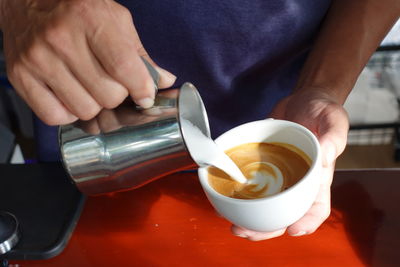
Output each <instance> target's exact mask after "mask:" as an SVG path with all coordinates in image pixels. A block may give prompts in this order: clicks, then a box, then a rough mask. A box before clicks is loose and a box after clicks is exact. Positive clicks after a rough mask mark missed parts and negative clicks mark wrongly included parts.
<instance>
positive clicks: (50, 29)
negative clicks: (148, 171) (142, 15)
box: [0, 0, 176, 125]
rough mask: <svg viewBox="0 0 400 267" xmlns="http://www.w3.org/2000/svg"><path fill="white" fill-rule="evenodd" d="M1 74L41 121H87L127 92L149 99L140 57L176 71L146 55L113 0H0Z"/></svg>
mask: <svg viewBox="0 0 400 267" xmlns="http://www.w3.org/2000/svg"><path fill="white" fill-rule="evenodd" d="M0 27H1V30H2V32H3V44H4V56H5V60H6V67H7V75H8V79H9V80H10V81H11V83H12V84H13V86H14V88H15V89H16V91H17V92H18V93H19V95H20V96H21V97H22V98H23V99H24V100H25V102H27V104H28V105H29V106H30V107H31V108H32V110H33V111H34V112H35V113H36V115H37V116H38V117H39V118H40V119H42V120H43V121H44V122H45V123H47V124H50V125H59V124H66V123H70V122H72V121H74V120H76V119H78V118H79V119H83V120H89V119H91V118H93V117H94V116H96V115H97V114H98V113H99V112H100V111H101V110H102V109H103V108H106V109H111V108H114V107H116V106H118V105H119V104H120V103H121V102H122V101H124V99H125V98H126V97H127V96H128V95H129V96H130V97H131V98H132V100H133V101H135V102H136V103H137V104H138V105H140V106H142V107H143V108H149V107H151V106H152V105H153V103H154V95H155V90H154V82H153V80H152V78H151V76H150V74H149V73H148V71H147V68H146V67H145V65H144V63H143V61H142V58H145V59H147V61H149V62H150V64H152V65H153V66H154V67H155V68H156V69H157V71H158V72H159V74H160V81H159V87H160V88H165V87H169V86H171V85H172V84H173V83H174V81H175V78H176V77H175V76H174V75H173V74H171V73H169V72H167V71H166V70H164V69H161V68H160V67H158V66H157V65H156V64H155V63H154V62H153V61H152V60H151V58H150V57H149V55H148V54H147V53H146V50H145V49H144V47H143V45H142V43H141V41H140V39H139V36H138V34H137V32H136V29H135V26H134V24H133V18H132V15H131V14H130V12H129V10H128V9H126V8H125V7H123V6H121V5H119V4H118V3H116V2H115V1H113V0H103V1H98V0H74V1H70V0H0Z"/></svg>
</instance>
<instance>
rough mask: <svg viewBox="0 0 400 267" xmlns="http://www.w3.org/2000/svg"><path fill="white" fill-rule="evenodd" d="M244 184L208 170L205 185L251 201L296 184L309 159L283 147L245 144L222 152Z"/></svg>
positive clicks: (300, 153)
mask: <svg viewBox="0 0 400 267" xmlns="http://www.w3.org/2000/svg"><path fill="white" fill-rule="evenodd" d="M225 153H226V154H227V155H228V156H229V157H230V158H231V159H232V160H233V162H235V164H236V165H237V166H238V167H239V169H240V170H241V171H242V173H243V174H244V176H245V177H247V179H248V183H245V184H243V183H238V182H237V181H235V180H233V179H232V178H231V177H230V176H229V175H228V174H226V173H225V172H223V171H222V170H220V169H218V168H215V167H210V168H209V170H208V181H209V184H210V185H211V187H213V188H214V189H215V191H217V192H218V193H220V194H222V195H224V196H227V197H232V198H239V199H253V198H263V197H267V196H272V195H275V194H277V193H279V192H282V191H284V190H285V189H287V188H289V187H291V186H293V185H294V184H296V183H297V182H298V181H299V180H300V179H301V178H303V177H304V175H305V174H306V173H307V171H308V170H309V169H310V165H311V159H310V158H309V157H308V156H307V155H306V154H305V153H304V152H302V151H301V150H300V149H298V148H297V147H296V146H293V145H290V144H285V143H246V144H241V145H239V146H235V147H233V148H231V149H228V150H226V151H225Z"/></svg>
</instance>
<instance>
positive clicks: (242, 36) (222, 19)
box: [36, 0, 330, 160]
mask: <svg viewBox="0 0 400 267" xmlns="http://www.w3.org/2000/svg"><path fill="white" fill-rule="evenodd" d="M119 2H120V3H121V4H122V5H124V6H126V7H127V8H129V9H130V11H131V13H132V15H133V20H134V24H135V27H136V29H137V31H138V34H139V37H140V38H141V41H142V43H143V46H144V47H145V49H146V50H147V52H148V53H149V55H150V56H151V57H152V59H153V60H154V61H155V62H156V63H157V64H158V65H160V66H161V67H163V68H165V69H167V70H169V71H171V72H172V73H174V74H175V75H176V76H177V77H178V79H177V81H176V83H175V86H179V85H181V84H182V83H183V82H185V81H190V82H192V83H193V84H194V85H195V86H196V87H197V89H198V90H199V92H200V95H201V97H202V99H203V101H204V103H205V106H206V109H207V113H208V116H209V121H210V128H211V132H212V135H213V137H214V138H215V137H217V136H218V135H220V134H221V133H223V132H225V131H227V130H229V129H230V128H232V127H234V126H237V125H239V124H242V123H245V122H249V121H253V120H258V119H263V118H265V117H266V116H267V115H268V113H269V112H270V111H271V109H272V108H273V107H274V105H275V104H276V103H277V101H279V100H280V99H282V98H283V97H284V96H287V95H288V94H289V93H290V92H291V90H292V89H293V87H294V85H295V83H296V80H297V77H298V74H299V71H300V69H301V67H302V65H303V63H304V60H305V58H306V56H307V52H308V50H309V48H310V45H311V44H312V41H313V38H314V37H315V36H316V34H317V32H318V29H319V26H320V24H321V22H322V20H323V18H324V16H325V14H326V12H327V10H328V8H329V5H330V0H319V1H315V0H279V1H273V0H250V1H237V0H224V1H218V0H202V1H190V0H172V1H167V0H146V1H127V0H126V1H119ZM36 126H37V127H36V133H37V136H38V146H39V150H38V152H39V157H40V159H41V160H56V159H58V145H57V133H56V129H55V128H54V127H47V126H45V125H43V124H41V123H40V122H39V121H36Z"/></svg>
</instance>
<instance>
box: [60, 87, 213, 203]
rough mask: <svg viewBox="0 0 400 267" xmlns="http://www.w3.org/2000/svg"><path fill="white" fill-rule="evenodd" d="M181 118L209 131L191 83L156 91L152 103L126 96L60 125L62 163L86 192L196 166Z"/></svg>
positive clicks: (112, 189) (128, 184)
mask: <svg viewBox="0 0 400 267" xmlns="http://www.w3.org/2000/svg"><path fill="white" fill-rule="evenodd" d="M183 118H184V119H187V120H189V121H190V122H191V123H192V124H194V125H195V126H196V127H198V128H199V129H200V130H201V131H202V132H203V133H204V134H205V135H206V136H210V130H209V125H208V119H207V114H206V111H205V107H204V104H203V102H202V100H201V97H200V95H199V93H198V91H197V90H196V88H195V87H194V86H193V85H192V84H190V83H185V84H184V85H183V86H182V87H181V88H180V89H172V90H166V91H160V92H159V93H158V94H157V96H156V98H155V104H154V107H153V108H151V109H141V108H139V107H137V106H136V105H135V104H134V103H133V102H132V101H127V102H126V103H123V104H122V105H120V106H119V107H117V108H115V109H113V110H103V111H101V112H100V114H99V115H98V116H96V118H94V119H92V120H90V121H77V122H75V123H73V124H69V125H64V126H60V128H59V143H60V149H61V155H62V161H63V163H64V167H65V169H66V170H67V172H68V173H69V175H70V176H71V178H72V180H73V181H74V183H75V184H76V185H77V186H78V188H79V189H80V190H81V191H82V192H83V193H85V194H88V195H95V194H102V193H108V192H115V191H122V190H128V189H134V188H137V187H140V186H142V185H144V184H146V183H148V182H151V181H152V180H154V179H157V178H160V177H162V176H165V175H167V174H170V173H173V172H177V171H179V170H184V169H188V168H191V167H195V166H196V163H195V162H194V161H193V159H192V158H191V156H190V154H189V152H188V149H187V147H186V144H185V134H184V132H185V129H183V126H182V125H181V123H180V121H181V119H183Z"/></svg>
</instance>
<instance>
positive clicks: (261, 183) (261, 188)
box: [238, 162, 283, 198]
mask: <svg viewBox="0 0 400 267" xmlns="http://www.w3.org/2000/svg"><path fill="white" fill-rule="evenodd" d="M243 169H244V170H243V172H244V173H246V174H248V176H247V178H248V181H247V183H246V184H245V185H243V189H242V190H241V191H238V195H240V196H241V198H252V195H254V194H257V195H259V196H260V197H262V196H269V195H273V194H276V193H278V192H280V191H282V189H283V188H282V187H283V176H282V172H281V171H280V170H279V168H278V167H276V166H275V165H273V164H271V163H269V162H254V163H251V164H249V165H247V166H244V168H243Z"/></svg>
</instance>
